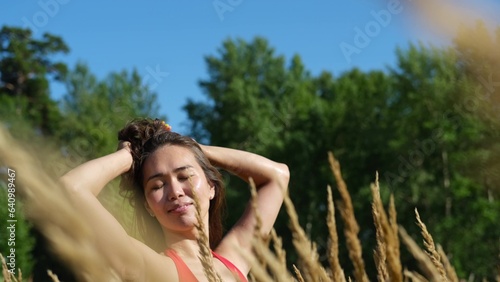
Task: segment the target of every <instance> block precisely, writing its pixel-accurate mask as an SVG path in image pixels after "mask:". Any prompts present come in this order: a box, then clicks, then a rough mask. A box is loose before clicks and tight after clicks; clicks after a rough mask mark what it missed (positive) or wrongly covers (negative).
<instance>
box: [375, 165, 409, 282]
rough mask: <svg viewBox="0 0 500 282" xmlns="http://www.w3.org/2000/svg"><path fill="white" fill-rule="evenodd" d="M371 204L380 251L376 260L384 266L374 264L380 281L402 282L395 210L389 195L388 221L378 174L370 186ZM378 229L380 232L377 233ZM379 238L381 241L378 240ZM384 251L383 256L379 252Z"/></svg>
mask: <svg viewBox="0 0 500 282" xmlns="http://www.w3.org/2000/svg"><path fill="white" fill-rule="evenodd" d="M371 190H372V195H373V203H372V211H373V213H374V214H373V215H374V223H375V227H376V229H377V245H380V248H381V250H380V251H379V253H378V254H377V257H378V259H380V260H384V262H383V263H384V266H385V269H383V268H384V266H379V263H378V262H377V259H376V260H375V263H376V264H377V268H380V274H382V277H380V278H379V280H380V279H384V280H381V281H386V279H389V280H391V281H398V282H400V281H403V274H402V267H401V261H400V259H399V237H398V233H397V222H396V208H395V205H394V198H393V197H392V195H391V199H392V202H391V205H392V207H391V206H390V207H389V215H390V219H388V218H387V214H386V212H385V209H384V206H383V204H382V199H381V198H380V185H379V181H378V173H376V176H375V184H372V185H371ZM379 229H380V231H379ZM379 236H380V239H381V241H379V240H378V238H379ZM381 251H384V254H381V253H380V252H381ZM384 272H387V273H388V277H387V278H384V277H385V276H384Z"/></svg>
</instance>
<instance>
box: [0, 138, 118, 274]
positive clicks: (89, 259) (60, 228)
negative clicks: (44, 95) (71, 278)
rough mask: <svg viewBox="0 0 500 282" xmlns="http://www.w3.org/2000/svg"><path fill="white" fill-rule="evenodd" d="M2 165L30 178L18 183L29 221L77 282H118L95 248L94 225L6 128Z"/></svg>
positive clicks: (0, 146) (1, 148) (0, 141)
mask: <svg viewBox="0 0 500 282" xmlns="http://www.w3.org/2000/svg"><path fill="white" fill-rule="evenodd" d="M52 157H53V156H48V158H52ZM0 163H2V164H4V165H5V166H8V167H11V168H14V169H16V170H18V171H19V172H20V173H21V172H22V174H23V175H29V177H19V178H18V179H16V181H17V185H16V188H17V192H19V194H20V197H19V199H22V201H23V203H24V208H25V210H24V212H25V215H26V218H27V219H28V220H29V221H30V222H32V223H33V224H34V225H35V226H36V228H37V229H38V230H39V231H40V232H41V233H42V234H43V235H44V236H45V237H46V238H47V240H48V242H49V244H50V246H51V247H52V248H53V250H54V252H55V253H56V254H57V255H58V256H59V257H60V258H61V259H62V260H63V261H64V262H65V263H66V264H67V265H68V266H69V267H71V269H73V271H74V273H75V275H77V278H78V280H79V281H116V275H114V273H113V272H112V270H111V268H110V267H109V264H108V263H107V261H105V260H104V259H103V258H102V255H101V254H100V253H99V251H98V250H97V249H96V248H95V244H94V240H93V238H92V232H91V227H90V226H91V223H90V222H87V221H86V220H84V219H83V218H82V217H81V215H80V214H79V213H78V211H77V210H76V209H75V205H74V204H73V201H72V200H71V198H70V197H69V195H68V193H67V191H66V190H65V189H64V188H63V187H62V186H61V185H60V184H59V183H58V182H57V181H56V180H55V179H54V178H52V177H50V176H49V175H48V174H47V173H46V172H45V171H44V169H42V168H44V167H46V165H47V164H41V163H39V162H38V161H37V160H36V159H34V158H33V156H32V154H30V153H28V151H27V150H26V149H23V148H21V147H20V145H19V142H18V141H16V140H14V139H12V137H11V136H10V135H9V134H8V133H7V132H6V131H5V130H4V129H3V128H0Z"/></svg>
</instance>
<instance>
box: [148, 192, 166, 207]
mask: <svg viewBox="0 0 500 282" xmlns="http://www.w3.org/2000/svg"><path fill="white" fill-rule="evenodd" d="M145 197H146V200H147V201H148V203H149V204H150V205H154V204H157V203H159V202H161V199H162V198H163V189H160V190H158V191H153V192H150V193H149V194H147V195H145Z"/></svg>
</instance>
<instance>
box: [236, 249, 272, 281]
mask: <svg viewBox="0 0 500 282" xmlns="http://www.w3.org/2000/svg"><path fill="white" fill-rule="evenodd" d="M252 244H260V243H259V241H258V240H255V241H253V242H252ZM234 249H235V250H236V251H237V252H239V253H240V255H242V256H243V258H244V259H245V260H246V261H247V262H248V263H249V264H250V265H251V266H252V267H251V268H250V274H249V275H250V277H251V279H250V280H251V281H256V282H274V280H273V277H271V276H270V275H269V273H268V272H267V268H266V267H265V266H263V265H261V264H260V263H259V261H258V260H257V259H256V257H255V255H254V254H251V253H249V252H247V251H245V250H243V249H241V248H238V246H234Z"/></svg>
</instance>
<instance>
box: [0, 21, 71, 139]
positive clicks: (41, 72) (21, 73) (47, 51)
mask: <svg viewBox="0 0 500 282" xmlns="http://www.w3.org/2000/svg"><path fill="white" fill-rule="evenodd" d="M0 48H1V49H0V72H1V77H0V101H1V102H2V103H1V104H2V106H1V107H0V110H1V111H2V116H3V117H2V119H8V120H9V121H10V122H11V123H12V122H16V121H17V120H26V121H27V122H28V123H29V124H31V126H33V127H34V128H36V129H37V130H38V131H39V132H40V133H42V134H44V135H47V134H52V133H54V131H55V130H57V128H58V121H59V120H60V113H59V108H58V106H57V103H56V102H54V101H53V100H52V99H51V98H50V93H49V78H52V79H54V80H61V79H62V78H63V77H64V75H65V73H66V65H65V64H63V63H61V62H57V61H54V60H53V59H52V58H51V57H52V56H53V55H58V54H61V53H63V54H64V53H67V52H68V51H69V48H68V47H67V46H66V44H65V43H64V41H63V40H62V39H61V38H60V37H58V36H54V35H51V34H48V33H45V34H44V35H43V37H42V39H39V40H37V39H34V38H32V33H31V31H30V30H29V29H22V28H17V27H9V26H4V27H3V28H2V29H1V30H0Z"/></svg>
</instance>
